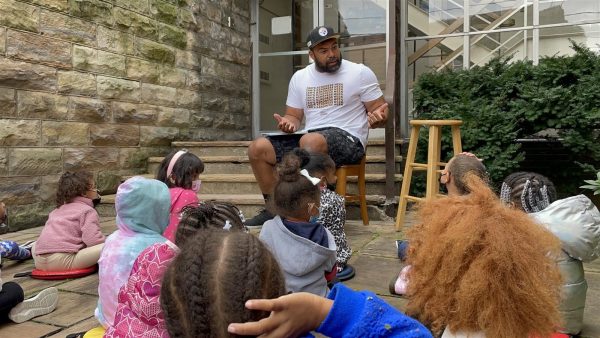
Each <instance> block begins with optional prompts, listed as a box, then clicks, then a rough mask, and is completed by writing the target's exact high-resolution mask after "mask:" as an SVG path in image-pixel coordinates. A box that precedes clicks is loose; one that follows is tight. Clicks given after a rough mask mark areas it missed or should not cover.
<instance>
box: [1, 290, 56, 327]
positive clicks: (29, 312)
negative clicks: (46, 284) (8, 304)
mask: <svg viewBox="0 0 600 338" xmlns="http://www.w3.org/2000/svg"><path fill="white" fill-rule="evenodd" d="M57 303H58V289H57V288H55V287H50V288H47V289H44V290H42V291H40V293H38V294H37V296H35V297H32V298H29V299H26V300H24V301H23V302H21V303H19V304H17V306H15V307H14V308H12V310H10V313H9V314H8V318H10V320H12V321H13V322H15V323H22V322H25V321H28V320H30V319H31V318H33V317H37V316H41V315H45V314H47V313H50V312H52V311H54V309H55V308H56V304H57Z"/></svg>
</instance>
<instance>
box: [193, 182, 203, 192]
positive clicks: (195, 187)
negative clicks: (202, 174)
mask: <svg viewBox="0 0 600 338" xmlns="http://www.w3.org/2000/svg"><path fill="white" fill-rule="evenodd" d="M201 183H202V181H200V180H194V181H192V190H193V191H194V192H198V191H200V184H201Z"/></svg>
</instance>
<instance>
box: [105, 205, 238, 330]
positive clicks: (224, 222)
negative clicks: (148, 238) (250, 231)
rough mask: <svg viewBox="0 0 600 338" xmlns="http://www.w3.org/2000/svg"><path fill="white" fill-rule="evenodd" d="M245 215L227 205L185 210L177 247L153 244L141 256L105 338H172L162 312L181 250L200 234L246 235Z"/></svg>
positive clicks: (178, 228)
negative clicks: (163, 291)
mask: <svg viewBox="0 0 600 338" xmlns="http://www.w3.org/2000/svg"><path fill="white" fill-rule="evenodd" d="M243 219H244V217H243V215H242V213H241V212H240V210H239V209H238V208H237V207H236V206H235V205H233V204H231V203H227V202H202V203H200V204H196V205H188V206H185V207H184V208H183V210H182V213H181V221H180V222H179V225H178V226H177V233H176V234H175V243H172V242H171V241H168V240H167V241H166V242H164V243H157V244H153V245H151V246H150V247H148V248H146V249H145V250H144V251H142V252H141V253H140V255H139V256H138V257H137V259H136V260H135V262H134V263H133V268H132V269H131V274H130V275H129V279H128V281H127V283H126V284H125V285H124V286H123V287H121V290H120V291H119V304H118V306H117V313H116V315H115V321H114V325H111V326H109V327H108V329H107V330H106V333H105V335H104V337H131V338H134V337H168V336H169V335H168V332H167V328H166V325H165V321H164V317H163V312H162V310H161V308H160V305H159V304H160V301H159V296H160V286H161V280H162V277H163V275H164V273H165V271H166V270H167V268H168V267H169V265H170V264H171V262H172V261H173V260H174V259H175V256H176V255H177V254H178V253H179V250H180V249H179V248H181V247H183V246H184V245H185V243H186V242H188V241H190V239H191V238H192V237H193V236H194V235H195V234H196V233H197V232H199V231H204V230H211V229H217V230H222V231H231V232H245V230H246V228H245V226H244V224H243Z"/></svg>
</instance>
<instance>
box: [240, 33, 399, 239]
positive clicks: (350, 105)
mask: <svg viewBox="0 0 600 338" xmlns="http://www.w3.org/2000/svg"><path fill="white" fill-rule="evenodd" d="M338 38H339V35H338V34H336V33H335V32H334V30H333V29H332V28H330V27H325V26H320V27H316V28H315V29H313V30H312V31H311V32H310V34H309V35H308V38H307V41H306V44H307V46H308V48H309V52H308V55H309V56H310V58H311V59H312V60H313V61H314V63H312V64H310V65H308V66H306V67H305V68H304V69H301V70H299V71H297V72H296V73H295V74H294V75H293V76H292V79H291V80H290V84H289V88H288V97H287V101H286V111H285V115H284V116H281V115H279V114H274V115H273V116H274V118H275V120H277V127H278V128H279V129H280V130H281V131H283V132H284V133H288V134H289V135H283V136H272V137H266V138H265V137H260V138H258V139H256V140H254V141H253V142H252V143H251V144H250V146H249V147H248V157H249V159H250V165H251V166H252V171H253V172H254V176H255V177H256V181H257V182H258V185H259V187H260V190H261V191H262V193H263V196H264V198H265V202H266V201H267V200H268V199H269V196H270V195H271V194H272V192H273V189H274V187H275V184H276V182H277V177H276V173H275V170H274V169H275V165H276V164H277V163H278V162H279V161H280V160H281V158H282V157H283V155H284V154H285V153H287V152H288V151H290V150H292V149H293V148H295V147H298V146H299V147H301V148H304V149H306V150H308V151H309V152H321V153H325V154H329V156H331V158H332V159H333V161H334V162H335V164H336V166H338V167H339V166H341V165H344V164H355V163H358V162H360V160H361V159H362V157H363V156H364V154H365V147H366V145H367V136H368V134H369V128H378V127H383V126H384V125H385V123H386V121H387V115H388V106H387V103H386V102H385V100H384V98H383V92H382V91H381V89H380V88H379V84H378V82H377V78H376V77H375V74H374V73H373V71H372V70H371V69H369V68H368V67H367V66H365V65H363V64H357V63H354V62H351V61H348V60H344V61H343V62H342V55H341V52H340V49H339V47H338ZM303 119H305V130H306V131H307V133H304V134H301V133H299V134H295V133H296V132H297V131H298V129H299V128H300V124H301V122H302V120H303ZM272 217H273V215H271V214H270V213H269V212H268V211H267V210H263V211H261V212H260V213H259V214H258V215H257V216H255V217H254V218H252V219H250V220H248V221H246V225H247V226H250V227H252V226H260V225H262V224H263V223H264V222H265V221H267V220H269V219H271V218H272Z"/></svg>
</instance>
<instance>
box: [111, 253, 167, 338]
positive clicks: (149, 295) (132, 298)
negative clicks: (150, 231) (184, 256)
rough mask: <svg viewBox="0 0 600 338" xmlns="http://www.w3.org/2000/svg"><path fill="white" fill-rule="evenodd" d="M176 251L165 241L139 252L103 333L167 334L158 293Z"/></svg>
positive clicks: (135, 335) (115, 335)
mask: <svg viewBox="0 0 600 338" xmlns="http://www.w3.org/2000/svg"><path fill="white" fill-rule="evenodd" d="M178 252H179V249H178V248H177V246H176V245H175V244H173V243H172V242H170V241H167V242H165V243H157V244H153V245H151V246H150V247H148V248H146V249H145V250H144V251H142V252H141V253H140V255H139V256H138V258H137V259H136V260H135V262H134V263H133V268H132V270H131V274H130V275H129V279H128V280H127V283H126V284H125V285H123V286H122V287H121V290H120V291H119V304H118V305H117V313H116V315H115V321H114V324H113V325H112V326H109V327H108V328H107V330H106V333H105V334H104V337H131V338H134V337H148V338H149V337H161V338H168V337H169V333H168V332H167V327H166V324H165V320H164V316H163V312H162V309H161V308H160V298H159V296H160V287H161V281H162V278H163V275H164V274H165V271H166V270H167V268H168V267H169V264H171V261H172V260H173V259H174V258H175V256H176V255H177V253H178Z"/></svg>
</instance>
